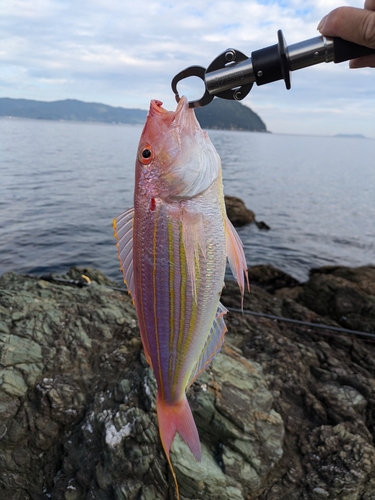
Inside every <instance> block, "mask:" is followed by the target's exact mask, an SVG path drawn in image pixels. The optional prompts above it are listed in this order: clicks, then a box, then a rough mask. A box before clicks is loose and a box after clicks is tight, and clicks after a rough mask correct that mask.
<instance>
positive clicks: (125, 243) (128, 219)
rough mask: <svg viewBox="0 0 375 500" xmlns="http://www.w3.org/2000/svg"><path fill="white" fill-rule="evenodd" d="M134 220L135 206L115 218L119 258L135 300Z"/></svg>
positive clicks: (114, 224) (115, 234)
mask: <svg viewBox="0 0 375 500" xmlns="http://www.w3.org/2000/svg"><path fill="white" fill-rule="evenodd" d="M133 221H134V208H129V210H126V212H124V213H122V214H121V215H119V216H118V217H116V218H115V219H113V229H114V236H115V238H116V240H117V245H116V246H117V251H118V258H119V259H120V267H121V271H122V274H123V275H124V281H125V284H126V286H127V289H128V292H129V293H130V295H131V297H132V299H133V302H134V301H135V287H134V268H133Z"/></svg>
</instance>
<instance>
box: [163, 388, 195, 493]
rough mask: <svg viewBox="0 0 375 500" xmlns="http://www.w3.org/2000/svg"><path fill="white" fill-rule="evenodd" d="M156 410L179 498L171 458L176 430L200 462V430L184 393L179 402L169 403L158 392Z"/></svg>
mask: <svg viewBox="0 0 375 500" xmlns="http://www.w3.org/2000/svg"><path fill="white" fill-rule="evenodd" d="M156 412H157V416H158V424H159V434H160V439H161V443H162V445H163V449H164V453H165V455H166V457H167V460H168V464H169V467H170V470H171V472H172V476H173V479H174V482H175V485H176V492H177V498H178V499H179V498H180V495H179V490H178V483H177V478H176V474H175V472H174V469H173V465H172V462H171V458H170V449H171V446H172V442H173V439H174V437H175V435H176V432H178V433H179V434H180V436H181V437H182V439H183V440H184V441H185V443H186V444H187V445H188V447H189V448H190V451H191V452H192V454H193V455H194V457H195V459H196V460H197V461H198V462H200V461H201V457H202V452H201V444H200V441H199V435H198V430H197V427H196V425H195V422H194V418H193V415H192V413H191V409H190V406H189V403H188V401H187V399H186V395H185V394H184V396H183V399H182V400H181V401H179V402H178V403H173V404H168V403H166V402H165V401H163V400H162V399H161V397H160V394H159V393H158V394H157V396H156Z"/></svg>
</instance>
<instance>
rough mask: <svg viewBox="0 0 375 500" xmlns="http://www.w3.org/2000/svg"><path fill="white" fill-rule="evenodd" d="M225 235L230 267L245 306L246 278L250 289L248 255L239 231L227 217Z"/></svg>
mask: <svg viewBox="0 0 375 500" xmlns="http://www.w3.org/2000/svg"><path fill="white" fill-rule="evenodd" d="M225 237H226V247H227V257H228V262H229V267H230V268H231V271H232V273H233V276H234V277H235V278H236V281H237V283H238V286H239V287H240V292H241V295H242V306H243V296H244V293H245V278H246V284H247V289H248V291H250V284H249V276H248V272H247V264H246V257H245V253H244V251H243V244H242V241H241V240H240V237H239V236H238V234H237V231H236V230H235V228H234V227H233V224H232V223H231V221H230V220H229V219H228V217H227V218H226V221H225Z"/></svg>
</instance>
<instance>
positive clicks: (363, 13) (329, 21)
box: [318, 0, 375, 68]
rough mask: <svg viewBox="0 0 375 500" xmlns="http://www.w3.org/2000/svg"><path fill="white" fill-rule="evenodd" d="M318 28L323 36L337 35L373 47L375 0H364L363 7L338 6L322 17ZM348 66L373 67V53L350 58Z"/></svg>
mask: <svg viewBox="0 0 375 500" xmlns="http://www.w3.org/2000/svg"><path fill="white" fill-rule="evenodd" d="M318 30H319V31H320V33H321V34H322V35H323V36H338V37H340V38H343V39H344V40H348V41H349V42H354V43H358V44H359V45H364V46H366V47H370V48H372V49H375V0H365V5H364V9H357V8H354V7H338V8H337V9H335V10H333V11H332V12H330V13H329V14H327V15H326V16H324V17H323V19H322V20H321V21H320V23H319V25H318ZM349 66H350V67H351V68H365V67H370V68H375V55H369V56H363V57H358V58H357V59H352V60H351V61H350V63H349Z"/></svg>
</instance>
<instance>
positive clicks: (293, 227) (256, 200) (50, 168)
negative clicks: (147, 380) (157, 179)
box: [0, 119, 375, 282]
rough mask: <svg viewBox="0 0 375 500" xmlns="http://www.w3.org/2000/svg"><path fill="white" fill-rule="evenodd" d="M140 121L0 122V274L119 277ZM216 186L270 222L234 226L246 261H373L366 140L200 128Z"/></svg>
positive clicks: (374, 153)
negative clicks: (83, 271)
mask: <svg viewBox="0 0 375 500" xmlns="http://www.w3.org/2000/svg"><path fill="white" fill-rule="evenodd" d="M141 130H142V127H140V126H133V125H107V124H86V123H75V122H64V123H61V122H53V121H38V120H36V121H34V120H18V119H17V120H12V119H1V120H0V137H1V139H0V274H2V273H4V272H7V271H16V272H19V273H30V274H35V275H40V274H44V273H48V272H61V273H63V272H66V271H67V270H68V269H69V267H70V266H72V265H79V266H93V267H97V268H99V269H100V270H102V271H103V272H104V273H105V274H107V275H108V276H109V277H110V278H112V279H113V280H115V281H118V282H121V281H122V279H121V274H120V271H119V264H118V261H117V253H116V247H115V241H114V238H113V231H112V219H113V218H114V217H115V216H116V215H118V214H119V213H121V212H122V211H123V210H124V209H125V208H127V207H129V206H131V205H132V197H133V188H134V180H133V177H134V158H135V154H136V149H137V144H138V139H139V136H140V133H141ZM209 135H210V137H211V140H212V141H213V143H214V144H215V146H216V148H217V150H218V152H219V154H220V156H221V158H222V163H223V175H224V185H225V193H226V194H229V195H235V196H239V197H240V198H242V199H243V200H244V201H245V203H246V205H247V206H248V208H251V209H252V210H254V211H255V213H256V216H257V219H258V220H263V221H265V222H266V223H267V224H268V225H269V226H270V227H271V230H270V231H260V230H258V228H257V227H256V226H255V225H250V226H247V227H243V228H240V229H239V231H238V232H239V234H240V236H241V238H242V241H243V242H244V246H245V253H246V256H247V261H248V264H249V265H254V264H262V263H271V264H273V265H274V266H276V267H279V268H281V269H283V270H284V271H286V272H288V273H290V274H291V275H292V276H294V277H296V278H297V279H301V280H305V279H306V278H307V275H308V271H309V269H310V268H312V267H317V266H323V265H327V264H340V265H349V266H357V265H363V264H374V263H375V141H374V140H367V139H358V138H329V137H306V136H291V135H290V136H289V135H275V134H257V133H250V132H232V131H209Z"/></svg>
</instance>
